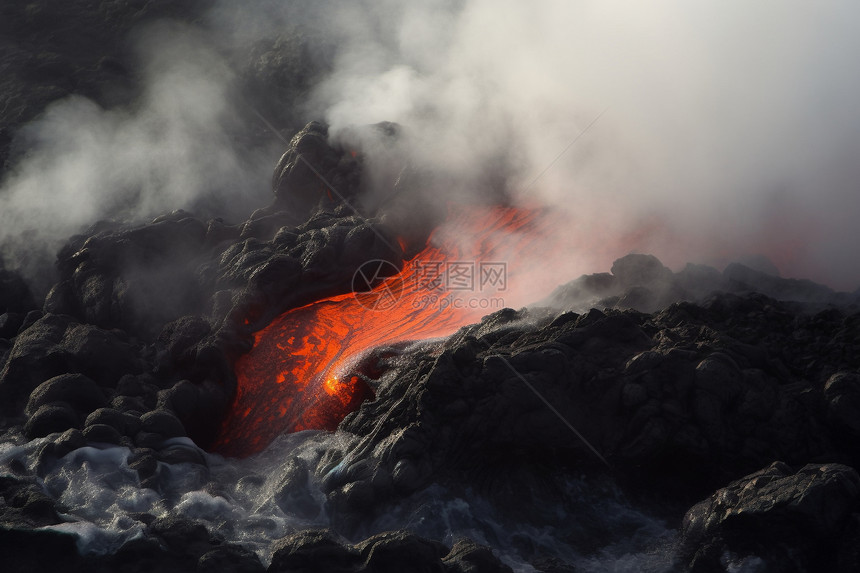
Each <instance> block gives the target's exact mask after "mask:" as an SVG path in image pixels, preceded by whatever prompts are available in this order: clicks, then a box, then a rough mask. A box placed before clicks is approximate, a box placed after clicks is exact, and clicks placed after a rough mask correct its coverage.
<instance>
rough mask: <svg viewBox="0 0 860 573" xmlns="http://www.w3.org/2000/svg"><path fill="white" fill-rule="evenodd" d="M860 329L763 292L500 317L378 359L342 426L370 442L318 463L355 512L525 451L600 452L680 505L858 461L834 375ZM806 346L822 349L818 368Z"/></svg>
mask: <svg viewBox="0 0 860 573" xmlns="http://www.w3.org/2000/svg"><path fill="white" fill-rule="evenodd" d="M825 325H827V326H825ZM858 328H860V322H858V317H857V315H852V314H846V313H843V312H841V311H835V310H829V311H823V312H821V313H818V314H813V315H809V314H806V313H804V312H802V311H801V310H800V309H797V308H793V307H792V306H790V305H786V304H782V303H779V302H777V301H775V300H773V299H769V298H767V297H763V296H746V297H739V296H735V295H721V296H717V297H714V298H712V299H710V300H709V301H707V302H705V303H704V304H703V305H701V306H698V305H692V304H688V303H684V304H677V305H673V306H671V307H669V308H668V309H666V310H665V311H663V312H660V313H657V314H654V315H644V314H640V313H637V312H633V311H618V310H608V311H606V312H601V311H598V310H592V311H590V312H588V313H586V314H576V313H572V312H568V313H563V314H560V315H555V314H553V313H549V314H547V313H545V312H540V311H536V310H533V311H524V312H515V311H512V310H507V311H502V312H498V313H495V314H493V315H490V316H488V317H486V318H485V319H484V320H483V321H482V322H481V324H478V325H475V326H471V327H467V328H464V329H462V330H461V331H460V332H458V333H457V334H456V335H454V336H453V337H451V339H449V340H448V341H446V342H444V343H442V344H441V345H439V346H429V347H426V348H425V349H424V350H418V351H413V352H412V353H409V354H407V355H397V356H396V358H394V357H391V355H389V357H388V358H381V359H380V361H379V362H378V363H376V364H374V368H372V369H375V370H376V371H380V370H381V371H384V372H385V373H384V374H383V375H382V376H380V377H379V379H378V380H377V381H376V382H375V383H373V382H372V384H374V385H375V387H376V400H375V401H373V402H366V403H364V404H363V405H362V406H361V408H360V409H359V410H358V411H357V412H355V413H354V414H352V415H350V416H348V417H347V418H346V419H345V420H344V422H343V423H342V424H341V426H340V429H341V430H342V431H346V432H350V433H352V434H354V435H356V436H357V437H358V438H359V439H358V440H357V441H355V442H354V444H352V445H351V446H349V447H348V448H347V449H346V451H345V452H344V454H343V457H342V458H341V457H338V458H335V459H330V460H328V462H327V464H328V465H326V464H323V465H321V466H320V467H318V468H317V473H318V475H320V476H324V479H323V486H324V489H325V491H327V492H328V495H329V498H330V501H331V503H332V504H333V505H334V506H335V507H337V508H339V509H340V510H341V511H344V512H346V513H352V512H360V511H366V510H367V508H370V507H376V506H379V504H381V503H384V502H385V501H386V500H390V499H391V498H392V497H395V498H396V497H398V496H402V495H406V494H409V493H411V492H414V491H417V490H418V489H420V488H422V487H425V486H426V485H427V484H428V483H430V482H432V481H439V480H441V481H446V480H448V479H454V476H460V477H457V478H456V479H460V480H463V481H465V482H468V483H475V482H478V483H480V482H485V481H486V480H483V479H482V477H481V475H482V471H484V470H485V469H486V468H491V467H498V464H499V463H500V462H503V463H506V462H505V460H509V459H510V457H511V455H512V452H523V453H525V452H528V454H527V458H528V459H529V460H530V463H533V464H541V463H545V464H550V465H554V466H557V465H558V464H564V465H571V466H574V467H580V468H591V469H592V470H597V471H601V470H600V468H601V467H603V463H602V462H601V460H600V458H599V457H598V456H597V455H595V453H594V451H592V450H591V448H592V447H593V448H594V449H596V450H597V452H599V454H600V455H601V456H602V457H603V458H605V459H606V460H608V463H609V465H610V466H611V468H612V471H613V472H614V474H615V475H616V477H618V478H620V479H621V481H622V482H624V483H626V484H627V486H628V487H630V488H631V489H632V490H648V491H651V492H653V491H655V490H656V491H661V492H663V494H665V495H669V496H675V497H676V498H677V499H684V498H685V496H696V495H702V494H704V493H706V492H707V491H709V490H710V489H711V488H714V487H718V486H719V485H720V483H721V482H722V483H724V482H725V480H727V479H731V478H732V477H734V476H737V475H742V474H744V473H748V472H750V471H753V470H754V469H755V468H756V467H761V466H762V465H765V464H768V463H770V462H771V461H772V460H775V459H782V460H786V461H787V462H789V463H792V464H803V463H806V462H809V461H813V460H831V461H834V460H835V461H843V462H847V463H854V464H856V463H858V462H860V458H858V454H860V452H858V450H857V449H856V447H855V446H854V445H852V444H849V443H847V442H846V441H845V440H843V438H842V436H843V433H844V430H843V428H844V424H845V421H844V420H845V418H846V416H847V414H844V413H843V412H849V411H851V410H850V398H846V403H845V404H844V405H840V403H841V400H839V399H837V394H836V392H837V389H838V388H839V387H840V386H848V387H849V388H850V386H849V385H848V384H847V383H846V382H839V377H837V378H835V379H833V381H832V382H831V383H830V385H829V386H828V385H827V382H828V380H829V379H830V377H831V373H832V372H837V371H845V370H850V371H856V370H857V369H858V367H860V364H858V363H857V360H858V359H857V358H856V356H857V355H855V354H853V353H854V352H856V350H858V349H857V348H856V345H857V342H856V340H860V332H858ZM824 332H827V333H830V334H829V338H819V339H817V342H815V343H811V342H810V341H811V340H812V339H814V336H820V334H821V333H824ZM803 353H815V355H816V357H817V358H818V362H817V363H816V364H815V365H814V367H813V368H811V367H810V364H809V361H808V359H804V358H803V357H802V354H803ZM381 356H382V355H381ZM826 388H829V390H826ZM842 392H847V390H844V389H843V390H842ZM841 396H843V394H839V397H840V398H841ZM828 397H829V398H828ZM544 400H546V402H548V403H549V404H551V405H552V408H553V409H554V412H553V411H552V410H550V408H549V407H548V406H547V404H546V403H545V402H544ZM828 400H829V403H830V404H831V406H830V407H829V409H828V407H827V406H826V404H827V403H828ZM834 412H838V413H839V414H834ZM556 414H558V415H556ZM562 418H563V419H562ZM567 424H571V425H573V426H574V427H575V428H576V429H577V431H578V432H579V433H581V435H582V437H583V438H584V440H583V439H581V438H580V437H579V436H577V435H576V434H575V433H574V432H573V431H571V429H570V427H569V426H568V425H567ZM454 428H456V431H455V430H454ZM586 442H587V443H586ZM464 476H465V477H464ZM487 483H491V482H487ZM490 493H491V494H492V493H493V492H492V491H491V492H490ZM524 495H526V497H527V494H524Z"/></svg>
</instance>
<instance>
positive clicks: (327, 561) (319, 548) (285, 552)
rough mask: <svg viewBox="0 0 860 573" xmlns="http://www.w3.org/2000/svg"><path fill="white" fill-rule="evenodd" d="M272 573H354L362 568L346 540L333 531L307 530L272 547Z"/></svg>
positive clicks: (270, 567)
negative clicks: (359, 566)
mask: <svg viewBox="0 0 860 573" xmlns="http://www.w3.org/2000/svg"><path fill="white" fill-rule="evenodd" d="M272 549H273V553H272V563H271V564H270V565H269V569H268V571H269V573H291V572H293V571H301V572H303V573H316V572H319V573H323V572H332V573H334V572H336V571H339V572H344V573H346V572H350V571H355V570H356V568H357V565H358V555H356V553H355V551H354V550H353V549H352V548H351V547H350V546H349V545H347V544H346V542H345V540H343V538H341V537H340V536H338V535H336V534H334V533H332V532H331V531H329V530H326V529H321V530H305V531H299V532H297V533H294V534H292V535H289V536H287V537H285V538H283V539H280V540H278V541H276V542H275V543H274V544H273V545H272Z"/></svg>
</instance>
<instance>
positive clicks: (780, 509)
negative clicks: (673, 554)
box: [681, 462, 860, 573]
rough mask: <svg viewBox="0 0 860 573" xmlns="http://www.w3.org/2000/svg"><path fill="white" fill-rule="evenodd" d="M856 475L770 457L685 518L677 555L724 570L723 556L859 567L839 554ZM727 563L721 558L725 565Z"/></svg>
mask: <svg viewBox="0 0 860 573" xmlns="http://www.w3.org/2000/svg"><path fill="white" fill-rule="evenodd" d="M859 509H860V477H858V475H857V472H856V471H855V470H854V469H852V468H850V467H847V466H844V465H839V464H828V465H814V464H810V465H807V466H804V467H803V468H801V469H800V470H798V471H796V472H795V471H792V469H791V468H790V467H788V466H787V465H785V464H783V463H781V462H775V463H773V464H771V465H769V466H768V467H766V468H764V469H762V470H761V471H758V472H755V473H753V474H751V475H748V476H746V477H744V478H742V479H740V480H737V481H735V482H732V483H731V484H729V485H728V486H726V487H725V488H723V489H720V490H719V491H717V492H716V493H714V494H713V495H712V496H711V497H710V498H708V499H707V500H704V501H702V502H700V503H699V504H697V505H696V506H694V507H693V508H692V509H690V511H689V512H688V513H687V515H686V517H685V518H684V525H683V528H682V530H681V555H682V558H683V559H684V561H685V562H686V563H687V566H688V567H689V570H690V571H694V572H699V571H716V570H722V569H721V568H720V566H721V560H724V559H725V558H726V556H727V555H730V556H731V560H732V561H741V560H743V559H744V558H760V559H764V563H766V564H767V567H768V569H771V568H773V569H774V570H777V571H785V572H791V571H798V572H803V571H825V570H826V571H844V572H846V573H847V572H848V571H856V567H857V565H858V564H860V562H858V561H856V560H852V561H850V562H846V560H845V559H842V558H841V553H842V552H841V551H840V546H841V545H843V544H844V543H846V542H849V543H853V542H854V539H845V538H844V537H843V536H844V535H845V534H846V531H847V530H848V528H847V527H846V526H847V525H848V524H849V521H850V519H852V515H855V514H856V513H857V511H858V510H859ZM723 565H725V563H723Z"/></svg>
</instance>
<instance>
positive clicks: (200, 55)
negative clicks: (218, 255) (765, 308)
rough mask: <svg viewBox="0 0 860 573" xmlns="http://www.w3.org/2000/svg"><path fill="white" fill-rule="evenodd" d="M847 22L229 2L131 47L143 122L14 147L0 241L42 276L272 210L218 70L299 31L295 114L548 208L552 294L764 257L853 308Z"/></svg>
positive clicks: (463, 4) (810, 6) (133, 116)
mask: <svg viewBox="0 0 860 573" xmlns="http://www.w3.org/2000/svg"><path fill="white" fill-rule="evenodd" d="M859 16H860V6H858V5H856V3H852V2H850V1H847V0H822V1H817V2H814V1H812V0H763V1H761V2H756V3H749V2H744V1H742V0H725V1H719V2H718V1H716V0H710V1H702V2H688V1H682V0H657V1H655V2H650V3H647V5H640V4H636V3H631V2H622V1H620V0H583V1H577V2H570V1H564V0H535V1H533V2H528V3H525V2H519V1H515V0H430V1H425V2H420V3H414V2H407V1H406V0H381V1H380V0H376V1H370V0H363V1H356V2H349V3H346V2H335V1H332V0H329V1H321V2H315V3H305V2H285V1H275V0H258V1H256V2H247V3H241V4H240V3H235V2H226V1H224V2H221V3H219V4H218V5H216V6H215V8H214V9H213V10H212V11H211V12H210V13H209V15H208V16H207V18H206V19H205V20H204V21H203V24H201V26H202V27H203V28H205V30H204V31H202V32H201V31H199V30H198V31H195V30H191V29H187V28H182V27H178V26H175V25H173V26H160V27H155V28H150V29H148V30H146V31H144V32H141V33H140V34H139V36H140V38H142V40H141V42H140V46H141V47H140V54H141V58H140V59H141V61H142V62H143V66H144V67H143V69H144V70H145V71H144V85H145V90H144V94H143V96H142V98H141V100H140V102H139V103H138V105H136V106H134V107H129V108H125V109H112V110H103V109H100V108H99V107H98V106H96V105H95V104H93V103H92V102H90V101H88V100H84V99H81V98H73V99H69V100H64V101H61V102H57V103H55V104H54V105H53V106H51V107H50V108H49V109H48V110H47V112H46V113H45V115H44V116H43V117H42V118H41V119H40V120H39V121H37V122H36V123H35V124H33V125H31V126H30V127H29V128H28V129H27V131H26V133H25V134H24V135H25V137H26V138H27V142H28V147H29V148H30V153H29V154H28V155H27V157H26V158H25V159H24V161H23V162H22V163H20V164H19V165H18V167H17V169H15V170H14V172H13V173H11V174H10V175H9V176H8V177H7V178H6V180H5V181H4V182H3V183H2V192H0V225H2V227H0V228H2V230H0V241H3V243H5V244H6V245H7V247H8V246H9V245H12V246H13V247H14V249H15V250H17V251H18V252H19V253H20V252H22V251H21V249H22V248H23V247H24V246H27V248H29V249H31V250H32V249H35V252H32V253H31V255H32V256H31V257H30V260H31V264H35V263H32V261H35V260H40V259H50V258H52V257H53V253H54V251H55V249H56V247H57V246H58V244H59V243H60V242H61V241H62V240H63V239H64V238H65V237H66V236H68V235H69V234H71V233H74V232H76V231H78V230H79V229H80V228H81V227H82V226H83V225H86V224H88V223H91V222H93V221H95V220H97V219H100V218H106V217H124V218H126V219H141V218H146V217H150V216H152V215H156V214H158V213H161V212H164V211H168V210H171V209H176V208H188V209H192V210H193V209H201V208H202V207H201V206H207V207H208V210H209V211H214V212H215V213H216V214H218V212H219V211H221V212H222V213H223V214H228V213H239V212H242V209H246V210H248V211H249V210H251V209H253V208H256V207H261V206H264V205H265V204H266V203H267V202H268V200H269V197H270V196H269V195H268V194H267V193H268V182H267V179H268V177H269V175H270V173H271V169H272V167H273V164H274V159H276V158H277V156H276V155H275V156H274V158H273V157H272V156H271V154H268V155H265V156H264V157H247V156H244V155H243V154H242V150H241V149H240V146H237V144H236V142H235V141H233V140H232V139H231V134H232V133H233V132H234V128H235V127H236V126H235V123H236V122H237V121H238V119H237V118H236V114H235V108H236V106H237V105H238V106H241V103H237V102H236V101H234V100H233V99H232V98H231V91H230V90H231V87H232V86H233V85H234V84H235V83H236V75H234V73H233V72H232V71H231V70H230V69H229V67H228V65H227V64H226V63H225V60H224V58H223V56H222V55H219V54H229V53H231V52H233V53H235V52H236V51H237V50H242V49H247V47H248V46H250V45H253V44H255V43H258V42H260V41H262V40H265V39H272V41H274V40H275V39H277V38H279V37H281V36H282V35H283V34H285V32H286V31H289V30H292V31H296V30H298V31H300V32H301V34H302V35H303V38H304V40H303V41H304V42H305V43H304V46H303V49H304V50H306V51H307V54H306V59H307V61H311V62H313V61H320V62H325V63H326V65H330V66H331V70H330V73H327V74H326V75H325V76H324V77H323V79H322V81H320V82H318V83H317V84H316V85H315V88H314V89H312V90H311V91H310V92H309V93H308V97H307V98H306V101H303V102H301V104H300V107H301V108H302V109H301V110H299V111H298V112H297V113H299V115H301V116H302V117H307V118H308V119H310V118H313V117H322V118H324V119H326V120H327V121H328V122H329V123H330V124H331V126H332V133H335V134H337V133H339V132H341V131H342V130H344V129H346V128H349V127H350V126H355V125H362V124H368V123H375V122H379V121H394V122H398V123H400V124H402V125H403V126H404V131H405V132H406V133H407V135H408V137H406V138H404V142H405V143H404V145H405V147H406V149H405V153H407V155H408V157H409V161H410V163H411V165H413V166H414V167H416V168H418V169H422V170H427V171H431V172H437V173H444V174H446V176H447V177H448V178H447V179H446V181H447V182H448V183H447V184H446V185H445V186H444V187H439V186H438V185H437V186H435V187H433V188H432V190H431V191H429V192H430V193H434V194H440V195H443V197H440V198H439V201H438V202H439V204H444V202H445V201H444V199H445V197H444V195H445V194H446V193H449V194H452V195H455V196H462V195H464V194H465V195H467V196H468V195H469V194H473V195H480V194H482V193H485V192H486V189H487V188H488V187H498V186H499V185H500V182H503V183H504V184H505V185H506V186H507V192H508V193H509V194H510V195H512V196H513V197H515V199H516V200H517V201H519V202H521V203H522V204H526V205H528V204H534V203H543V204H550V205H552V206H554V207H556V208H558V209H561V210H564V211H565V212H566V215H567V218H566V221H567V224H565V225H564V226H563V229H560V230H563V231H564V235H563V237H564V241H563V243H564V248H565V249H566V252H567V254H568V255H569V256H567V257H565V259H564V261H561V260H557V261H556V265H557V268H556V270H557V273H558V275H559V278H558V281H559V282H561V281H564V280H568V279H570V278H572V277H574V276H576V275H577V274H579V273H583V272H596V271H602V270H607V269H608V268H609V267H610V265H611V261H612V260H613V259H614V258H617V257H619V256H622V255H624V254H626V253H628V252H637V251H638V252H647V253H653V254H654V255H656V256H658V257H659V258H660V259H661V260H662V261H663V262H664V263H666V264H668V265H669V266H672V267H674V268H678V267H679V266H681V265H683V263H685V262H688V261H690V262H704V263H709V264H713V265H715V266H722V265H723V264H725V263H727V262H729V261H731V260H733V259H737V258H742V257H748V256H751V255H759V254H761V255H765V256H767V257H769V258H770V259H771V260H772V261H773V262H774V263H775V264H776V265H777V267H778V268H779V269H780V270H781V271H782V274H783V275H784V276H796V277H806V278H812V279H815V280H818V281H821V282H825V283H827V284H829V285H830V286H833V287H835V288H841V289H849V290H853V289H854V288H856V287H857V285H858V284H860V265H857V264H856V262H857V256H856V255H855V252H856V248H855V245H856V244H857V243H858V239H860V226H858V225H857V224H856V219H857V217H858V215H860V193H858V183H857V182H858V180H860V162H858V161H857V158H858V152H860V114H858V113H856V102H857V101H860V66H857V65H856V62H855V60H856V54H858V53H860V34H857V33H856V22H858V21H860V20H858V17H859ZM215 45H217V47H218V52H217V53H216V51H215V50H214V49H213V48H212V46H215ZM284 45H285V49H286V48H290V47H291V46H292V47H295V45H294V44H290V43H289V42H286V43H285V44H284ZM288 67H289V66H287V68H288ZM604 112H605V113H604ZM601 114H602V115H601ZM598 117H599V119H598V120H597V121H596V122H594V120H595V118H598ZM592 122H594V123H593V125H592ZM588 126H590V128H589V129H587V131H586V132H585V133H582V131H583V130H585V129H586V128H587V127H588ZM285 135H288V134H285ZM370 160H371V163H372V162H373V158H372V157H371V158H370ZM249 198H250V199H249ZM245 214H247V213H246V212H242V215H245ZM34 237H38V238H39V239H40V241H38V242H36V241H34V240H33V239H34ZM562 263H564V264H562Z"/></svg>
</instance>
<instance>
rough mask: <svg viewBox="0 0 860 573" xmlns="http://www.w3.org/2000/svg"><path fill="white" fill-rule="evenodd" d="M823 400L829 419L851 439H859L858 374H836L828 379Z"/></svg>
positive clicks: (859, 402) (859, 393)
mask: <svg viewBox="0 0 860 573" xmlns="http://www.w3.org/2000/svg"><path fill="white" fill-rule="evenodd" d="M824 399H825V401H826V404H827V413H828V415H829V416H830V419H831V420H832V421H833V422H834V423H835V424H837V425H838V426H841V427H843V428H845V430H846V431H847V432H849V433H850V435H851V438H852V439H856V438H858V437H860V373H858V372H856V371H855V372H837V373H836V374H834V375H833V376H831V377H830V378H828V379H827V383H826V384H825V385H824Z"/></svg>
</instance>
